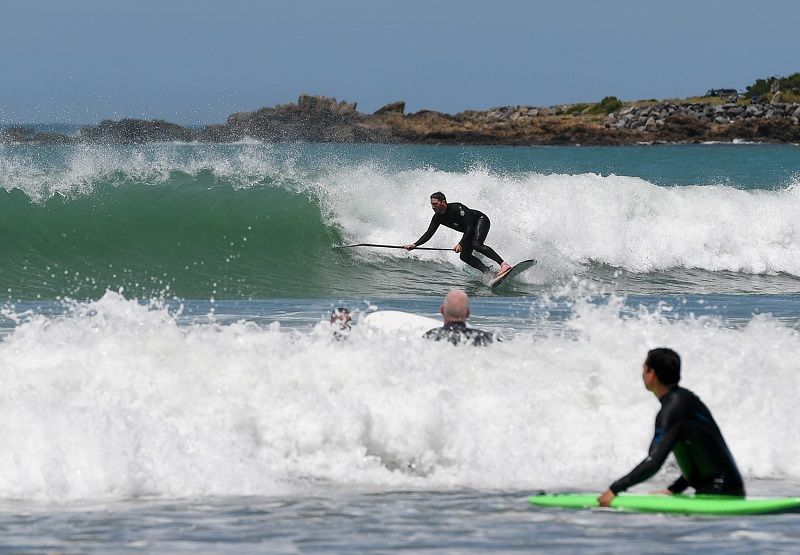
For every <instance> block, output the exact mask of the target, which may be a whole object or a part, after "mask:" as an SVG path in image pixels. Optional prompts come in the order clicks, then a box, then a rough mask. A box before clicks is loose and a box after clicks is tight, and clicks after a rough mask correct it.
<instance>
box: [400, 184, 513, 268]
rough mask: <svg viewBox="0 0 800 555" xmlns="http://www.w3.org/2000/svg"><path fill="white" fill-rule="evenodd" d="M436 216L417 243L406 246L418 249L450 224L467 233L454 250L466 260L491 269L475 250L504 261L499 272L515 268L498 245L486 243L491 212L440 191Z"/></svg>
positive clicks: (433, 198) (434, 203)
mask: <svg viewBox="0 0 800 555" xmlns="http://www.w3.org/2000/svg"><path fill="white" fill-rule="evenodd" d="M430 200H431V209H432V210H433V212H434V214H433V218H431V223H430V225H429V226H428V229H427V230H426V231H425V233H423V234H422V237H420V238H419V239H417V240H416V241H415V242H413V243H409V244H407V245H403V247H404V248H405V249H406V250H409V251H410V250H414V249H415V248H417V247H419V246H420V245H424V244H425V243H427V242H428V241H429V240H430V238H431V237H433V234H434V233H436V230H437V229H439V226H440V225H443V226H445V227H449V228H450V229H454V230H456V231H460V232H462V233H463V235H462V237H461V241H459V242H458V243H457V244H456V245H455V246H454V247H453V250H454V251H455V252H457V253H459V254H460V258H461V260H462V261H463V262H465V263H466V264H469V265H470V266H472V267H473V268H476V269H477V270H480V271H481V272H483V273H490V272H491V270H490V269H489V267H488V266H487V265H486V264H484V263H483V262H481V260H480V259H479V258H478V257H476V256H475V255H474V254H472V253H473V251H477V252H479V253H481V254H482V255H484V256H486V257H487V258H490V259H491V260H494V261H495V262H497V264H499V265H500V270H499V272H498V275H501V274H504V273H505V272H507V271H509V270H510V269H511V265H510V264H507V263H506V262H505V261H503V259H502V257H501V256H500V255H499V254H497V253H496V252H495V251H494V249H492V248H491V247H489V246H487V245H485V244H484V241H485V240H486V236H487V235H488V234H489V227H490V226H491V222H490V221H489V218H488V216H486V214H484V213H483V212H480V211H478V210H472V209H470V208H467V207H466V206H464V205H463V204H461V203H460V202H452V203H448V202H447V198H446V197H445V196H444V193H441V192H438V191H437V192H436V193H433V194H432V195H431V196H430Z"/></svg>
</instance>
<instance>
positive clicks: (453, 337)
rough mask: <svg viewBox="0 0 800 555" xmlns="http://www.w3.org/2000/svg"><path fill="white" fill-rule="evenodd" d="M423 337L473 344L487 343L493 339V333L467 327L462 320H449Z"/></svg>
mask: <svg viewBox="0 0 800 555" xmlns="http://www.w3.org/2000/svg"><path fill="white" fill-rule="evenodd" d="M422 337H424V338H425V339H433V340H434V341H441V340H443V339H444V340H447V341H449V342H450V343H452V344H453V345H461V344H462V343H472V344H473V345H488V344H489V343H491V342H493V341H494V335H492V334H491V333H489V332H486V331H483V330H478V329H475V328H468V327H467V324H465V323H464V322H450V323H447V324H445V325H444V326H442V327H441V328H433V329H432V330H428V331H427V332H425V335H423V336H422Z"/></svg>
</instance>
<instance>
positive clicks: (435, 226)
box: [414, 214, 441, 246]
mask: <svg viewBox="0 0 800 555" xmlns="http://www.w3.org/2000/svg"><path fill="white" fill-rule="evenodd" d="M438 216H439V215H438V214H434V215H433V218H431V225H429V226H428V230H427V231H426V232H425V233H423V234H422V237H420V238H419V239H417V240H416V241H414V244H415V245H416V246H420V245H424V244H425V243H427V242H428V241H429V240H430V238H431V237H433V234H434V233H436V230H437V229H438V228H439V224H440V223H441V219H440V218H439V217H438Z"/></svg>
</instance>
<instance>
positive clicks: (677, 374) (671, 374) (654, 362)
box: [644, 347, 681, 385]
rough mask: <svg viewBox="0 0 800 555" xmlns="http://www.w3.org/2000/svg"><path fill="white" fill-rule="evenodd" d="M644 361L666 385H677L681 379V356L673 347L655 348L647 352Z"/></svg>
mask: <svg viewBox="0 0 800 555" xmlns="http://www.w3.org/2000/svg"><path fill="white" fill-rule="evenodd" d="M644 363H645V366H647V367H648V368H652V370H653V372H655V373H656V377H657V378H658V381H660V382H661V383H662V384H664V385H676V384H677V383H678V382H679V381H681V357H680V356H678V353H676V352H675V351H673V350H672V349H667V348H665V347H659V348H658V349H653V350H651V351H649V352H648V353H647V358H646V359H645V361H644Z"/></svg>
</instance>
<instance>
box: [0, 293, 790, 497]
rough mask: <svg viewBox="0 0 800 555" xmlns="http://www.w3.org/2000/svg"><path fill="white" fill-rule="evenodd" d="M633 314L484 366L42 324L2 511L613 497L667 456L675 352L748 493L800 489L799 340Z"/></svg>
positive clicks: (314, 343) (275, 331) (588, 317)
mask: <svg viewBox="0 0 800 555" xmlns="http://www.w3.org/2000/svg"><path fill="white" fill-rule="evenodd" d="M623 302H624V301H623V300H622V299H612V300H611V301H610V302H609V303H608V304H603V305H595V304H590V303H586V302H583V301H581V300H577V301H576V304H575V309H574V312H573V314H572V316H571V318H570V319H569V320H568V322H567V329H566V332H559V331H551V332H548V333H544V334H535V335H533V334H532V335H523V336H519V337H516V338H514V339H512V340H511V341H507V342H504V343H500V344H495V345H493V346H490V347H487V348H483V349H475V348H456V347H452V346H450V345H448V344H424V345H423V341H424V340H422V339H420V338H418V337H416V336H408V337H403V336H401V337H397V336H383V335H381V334H379V333H377V332H375V331H374V329H371V328H367V327H359V326H358V325H356V326H355V327H354V330H353V333H352V334H351V336H350V338H349V339H348V340H346V341H333V340H331V338H330V335H329V332H328V331H326V330H325V329H324V328H325V326H322V325H321V326H319V327H318V329H316V330H314V331H311V332H305V331H298V330H294V331H291V330H287V329H281V327H280V324H279V323H273V324H272V325H268V326H260V325H256V324H254V323H246V322H240V323H236V324H232V325H219V324H215V323H213V322H207V323H196V324H194V325H188V326H181V325H179V324H178V319H177V318H176V317H175V316H174V315H172V314H170V313H169V312H168V311H166V310H164V309H160V308H157V307H155V308H153V307H146V306H142V305H140V304H137V303H136V302H134V301H129V300H125V299H123V298H121V297H120V296H119V295H117V294H114V293H108V294H106V295H105V296H104V297H103V298H102V299H101V300H99V301H97V302H93V303H88V304H82V305H77V306H76V308H75V310H74V311H73V312H72V313H70V314H69V315H67V316H61V317H44V316H35V317H27V318H26V319H25V322H24V323H20V324H19V325H18V327H17V328H16V329H15V330H14V331H13V333H11V334H10V335H9V336H7V337H6V338H5V339H4V340H3V341H2V342H0V407H2V418H0V444H2V445H3V449H2V450H0V469H2V472H0V498H5V499H9V498H11V499H26V500H31V499H33V500H43V501H47V502H53V501H65V500H75V499H95V498H111V499H118V498H128V497H132V496H139V495H158V496H166V497H195V496H204V495H241V494H274V493H281V494H285V493H291V492H305V491H309V490H310V489H312V488H315V487H317V485H318V484H320V483H330V484H335V485H341V486H345V487H351V486H359V487H360V486H365V487H375V488H379V489H396V488H406V487H411V488H414V487H422V488H427V489H437V488H449V487H475V488H513V489H523V490H533V489H536V488H543V487H546V488H548V489H558V488H589V489H594V490H599V489H602V488H603V487H605V486H606V485H607V484H608V483H609V482H610V481H611V480H613V479H615V478H617V477H618V476H619V475H621V474H622V473H624V472H626V471H627V470H629V469H630V468H631V467H632V466H633V465H634V464H636V463H637V462H638V461H639V460H640V459H641V458H642V457H643V455H644V453H645V451H646V448H647V445H648V443H649V439H650V434H651V433H652V422H653V417H654V415H655V413H656V412H657V410H658V403H657V401H656V399H655V398H653V396H652V395H651V394H649V393H648V392H646V391H645V390H644V389H643V387H642V384H641V380H640V367H641V366H640V365H641V360H642V358H643V357H644V353H645V352H646V350H647V349H648V348H652V347H654V346H659V345H668V346H672V347H673V348H675V349H677V350H678V351H679V352H680V353H681V354H682V356H683V360H684V374H683V384H684V385H685V386H686V387H689V388H690V389H693V390H694V391H695V392H697V393H698V394H699V395H700V396H701V397H702V398H703V399H704V400H705V401H706V403H707V404H708V405H709V407H710V408H711V410H712V411H713V412H714V414H715V417H716V418H717V420H718V422H719V423H720V426H721V428H722V430H723V432H724V433H725V436H726V438H727V440H728V442H729V444H730V447H731V449H732V451H733V452H734V454H735V456H736V458H737V461H738V463H739V465H740V468H741V470H742V472H743V474H744V475H745V477H746V478H747V479H748V480H750V479H753V478H781V479H788V480H793V481H797V480H800V445H798V443H797V442H796V441H795V439H796V438H795V429H796V426H795V418H794V416H793V415H794V412H795V405H796V402H797V391H798V390H800V372H798V367H797V362H796V361H797V360H800V336H799V335H798V333H797V331H796V330H792V329H790V328H787V327H786V326H784V325H783V324H781V323H780V322H778V321H776V320H773V319H771V318H769V317H764V316H761V317H755V318H753V320H752V321H751V322H750V323H749V324H747V325H746V326H744V327H742V328H738V329H732V328H729V327H724V326H722V325H721V324H720V323H719V322H716V321H714V320H708V319H685V320H675V319H671V320H668V319H665V318H663V317H662V316H661V315H660V314H658V313H649V312H647V311H644V310H641V311H639V312H638V313H636V314H635V315H634V316H627V317H623V316H622V315H621V314H622V313H621V309H622V305H623ZM423 347H424V348H423ZM666 480H667V477H662V478H661V481H662V482H664V481H666ZM657 481H658V479H657Z"/></svg>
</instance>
